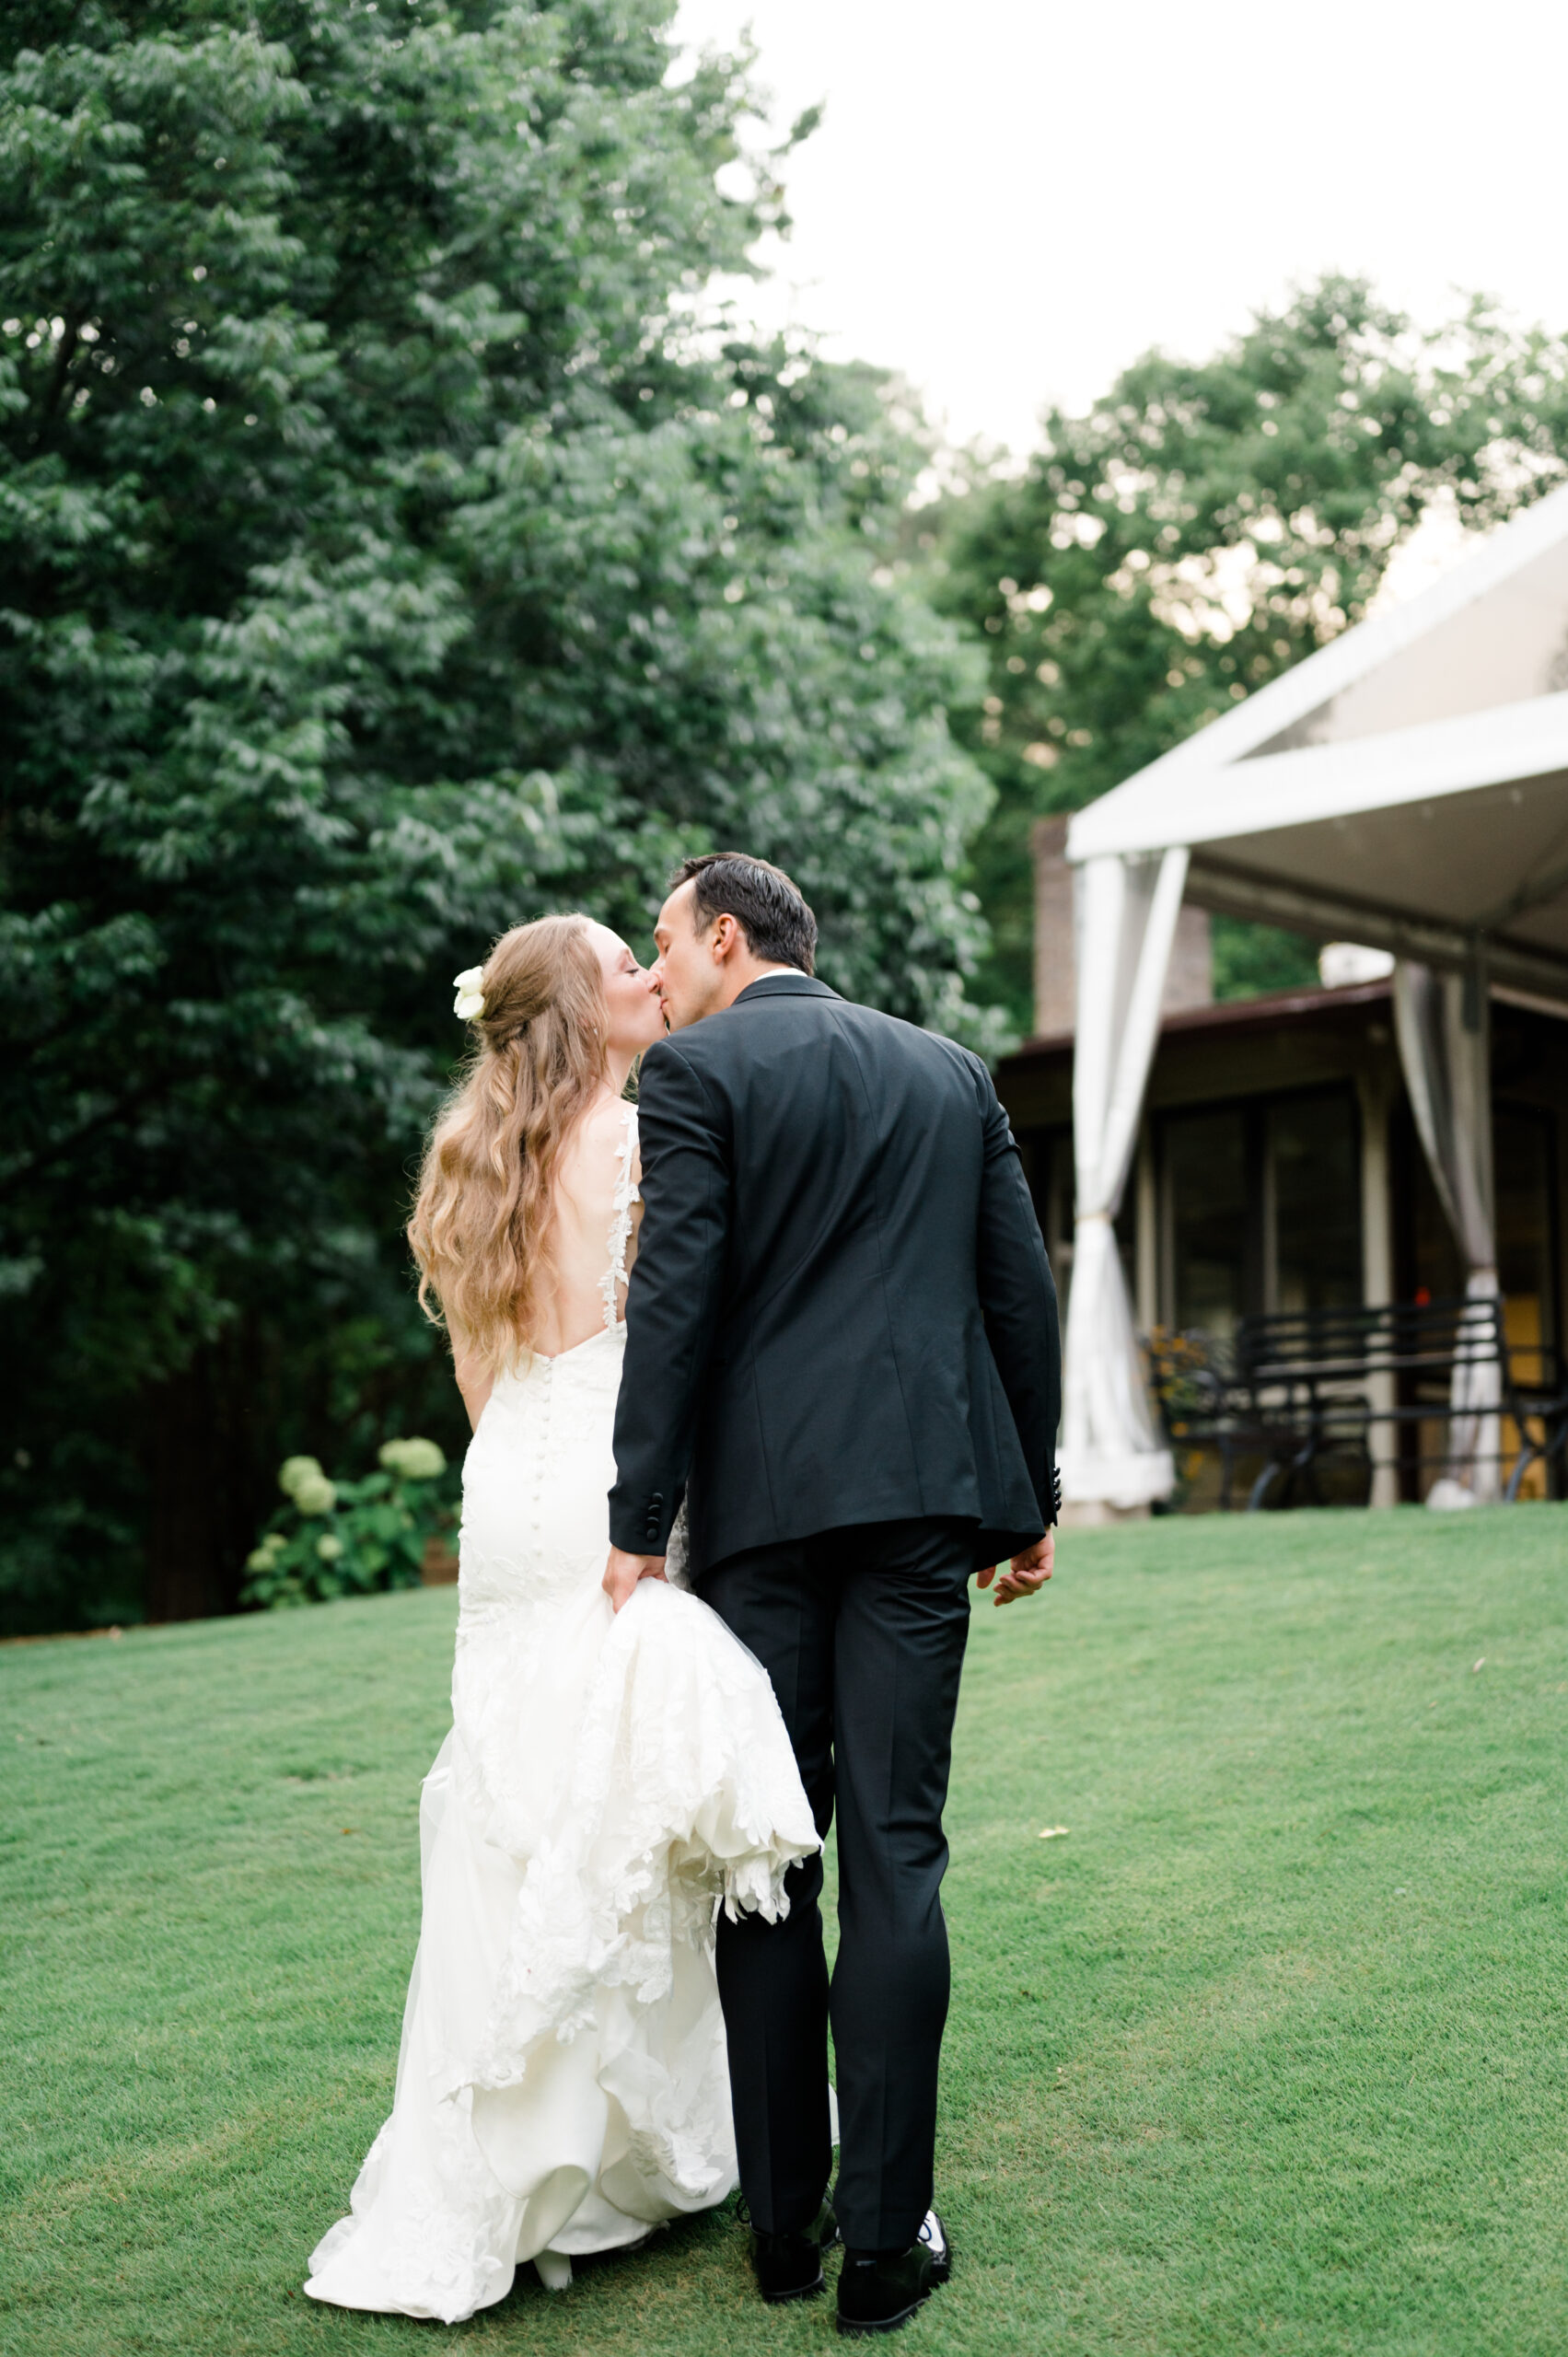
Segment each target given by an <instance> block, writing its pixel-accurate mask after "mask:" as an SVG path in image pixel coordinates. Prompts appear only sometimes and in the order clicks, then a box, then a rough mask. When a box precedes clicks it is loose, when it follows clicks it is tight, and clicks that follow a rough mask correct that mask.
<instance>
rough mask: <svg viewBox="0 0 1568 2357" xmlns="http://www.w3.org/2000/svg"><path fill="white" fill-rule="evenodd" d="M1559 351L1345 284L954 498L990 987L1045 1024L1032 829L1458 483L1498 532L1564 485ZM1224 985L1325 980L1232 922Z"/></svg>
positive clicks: (1347, 578) (1474, 309) (1175, 722)
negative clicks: (1519, 510)
mask: <svg viewBox="0 0 1568 2357" xmlns="http://www.w3.org/2000/svg"><path fill="white" fill-rule="evenodd" d="M1565 451H1568V368H1565V355H1564V348H1563V346H1562V344H1561V343H1554V342H1551V341H1549V340H1548V339H1547V338H1545V337H1543V336H1542V335H1540V334H1539V333H1534V334H1525V335H1521V334H1517V333H1515V332H1513V331H1510V330H1509V329H1508V328H1507V327H1506V325H1505V324H1504V322H1502V321H1501V320H1500V319H1498V318H1497V317H1496V316H1495V315H1494V313H1493V312H1492V311H1490V310H1489V309H1488V308H1486V307H1485V306H1484V305H1482V304H1480V303H1479V302H1478V303H1476V304H1472V305H1471V307H1470V308H1469V310H1468V312H1467V313H1466V314H1465V316H1464V317H1463V318H1462V319H1460V320H1459V321H1458V323H1457V324H1456V325H1453V326H1450V327H1448V328H1446V329H1445V330H1443V331H1440V332H1438V333H1436V334H1432V335H1426V336H1422V335H1418V334H1417V333H1416V332H1415V331H1413V330H1412V328H1411V324H1410V322H1409V320H1408V319H1404V318H1403V317H1402V316H1400V314H1398V313H1395V312H1392V311H1389V310H1388V309H1385V308H1382V307H1380V306H1379V305H1377V304H1376V302H1375V301H1374V300H1373V298H1372V296H1371V295H1370V294H1369V292H1368V290H1367V289H1366V287H1365V286H1364V285H1362V284H1357V283H1354V282H1350V281H1346V280H1342V279H1337V278H1330V279H1326V280H1324V281H1323V283H1322V284H1320V285H1318V286H1316V287H1313V288H1311V289H1309V290H1308V291H1307V292H1305V293H1303V294H1301V295H1299V296H1297V297H1296V298H1295V300H1294V301H1293V302H1291V303H1290V304H1289V305H1288V306H1287V307H1286V308H1284V309H1283V311H1281V312H1280V313H1278V314H1277V315H1270V314H1260V316H1259V317H1258V318H1257V319H1255V320H1254V322H1253V324H1252V325H1251V327H1250V328H1249V330H1248V331H1247V332H1246V333H1245V334H1243V335H1241V336H1240V337H1238V338H1237V339H1236V341H1235V342H1234V343H1231V344H1229V345H1227V346H1226V347H1225V350H1223V351H1222V352H1221V353H1220V354H1217V355H1216V357H1215V358H1214V359H1213V360H1211V361H1209V362H1206V363H1204V364H1203V365H1202V366H1191V365H1189V364H1187V363H1185V362H1181V361H1178V360H1173V359H1170V358H1168V357H1167V356H1166V355H1165V354H1161V353H1157V352H1156V353H1151V354H1148V355H1147V356H1146V357H1145V358H1144V359H1143V360H1140V361H1138V362H1137V363H1136V364H1135V365H1134V366H1132V367H1131V368H1129V369H1127V370H1126V371H1125V372H1124V373H1123V374H1122V375H1121V377H1119V378H1118V379H1117V381H1116V383H1115V385H1114V386H1113V387H1112V388H1111V389H1110V391H1109V394H1108V395H1107V397H1106V399H1105V400H1104V401H1101V402H1099V403H1098V404H1097V405H1096V406H1095V408H1094V409H1093V410H1091V411H1090V412H1088V413H1087V414H1086V415H1085V416H1083V417H1069V416H1066V415H1064V414H1063V412H1060V411H1059V410H1053V411H1051V412H1050V413H1049V415H1048V416H1047V418H1046V420H1045V426H1044V438H1043V446H1042V447H1041V449H1040V452H1039V453H1038V454H1037V455H1036V456H1035V457H1034V458H1033V459H1031V460H1030V461H1029V463H1028V467H1027V469H1026V470H1025V471H1024V472H1023V474H1022V475H1021V476H1019V477H1017V478H1016V479H1013V478H1009V477H1006V476H1004V477H1001V478H1000V479H992V480H988V481H981V482H979V483H978V484H977V485H976V486H975V488H974V489H972V490H971V491H970V493H969V494H968V495H967V496H961V497H958V498H955V499H953V500H950V501H949V502H948V503H947V507H946V509H945V511H944V512H943V513H942V515H941V516H940V517H939V519H938V520H937V523H936V527H935V530H934V531H933V532H932V533H931V534H930V536H929V537H930V546H931V548H932V549H933V550H934V551H935V567H934V576H933V577H934V594H935V598H936V602H937V603H938V604H939V605H940V606H941V607H942V608H943V609H944V610H946V611H947V612H948V613H950V614H953V615H956V616H962V617H963V618H965V619H966V620H968V621H970V622H971V623H973V624H974V625H975V626H976V627H978V628H979V629H980V630H981V632H983V633H984V634H985V636H986V638H987V639H988V641H989V643H990V648H991V665H990V668H991V677H990V679H989V682H988V689H989V692H988V693H987V695H986V697H985V699H984V701H983V703H982V705H981V706H980V707H978V708H975V709H972V710H971V711H970V713H969V714H967V715H966V716H965V720H964V728H963V733H964V734H965V736H966V737H967V739H968V741H969V742H970V747H971V749H972V750H973V751H974V753H975V755H976V757H977V759H978V760H979V761H980V762H981V766H982V767H983V768H984V769H985V770H986V772H988V774H989V775H990V777H991V779H992V782H993V784H994V785H995V787H996V791H997V799H996V806H995V808H994V811H993V816H992V818H991V819H990V821H989V823H988V825H987V827H986V829H985V830H984V832H983V833H982V835H981V838H980V841H979V842H978V844H977V846H976V852H975V877H976V883H977V888H978V890H979V895H980V899H981V905H982V907H983V909H984V911H985V914H986V916H987V917H988V919H989V920H990V923H991V927H992V936H993V952H992V956H991V959H990V961H989V963H988V964H987V966H986V967H985V969H984V970H983V987H984V988H985V989H987V990H988V991H989V993H991V994H992V995H993V996H994V997H996V998H998V999H1000V1000H1001V1001H1002V1002H1003V1003H1004V1004H1005V1006H1006V1007H1007V1010H1008V1012H1009V1013H1010V1014H1011V1015H1012V1016H1013V1017H1014V1019H1015V1021H1016V1022H1018V1023H1020V1024H1024V1025H1027V1024H1028V1020H1029V1014H1030V985H1029V977H1030V948H1031V943H1030V930H1031V911H1030V888H1029V858H1028V829H1029V823H1030V821H1031V820H1032V819H1034V818H1036V817H1037V816H1040V815H1043V814H1044V813H1047V812H1050V811H1055V810H1072V809H1076V808H1078V807H1081V806H1082V805H1083V804H1084V803H1086V802H1088V801H1090V800H1092V799H1093V798H1094V797H1095V796H1096V795H1099V794H1103V793H1105V792H1106V791H1107V790H1108V789H1109V787H1111V786H1113V785H1117V784H1120V783H1121V780H1122V779H1124V778H1127V777H1130V776H1131V775H1132V773H1133V772H1134V771H1136V770H1139V769H1142V768H1143V767H1144V764H1145V763H1146V762H1148V761H1153V760H1154V759H1155V758H1156V756H1157V755H1158V754H1160V753H1162V752H1164V751H1166V750H1167V749H1168V748H1169V747H1170V746H1172V745H1174V744H1176V743H1177V742H1179V739H1180V738H1182V737H1186V736H1188V735H1190V734H1191V731H1192V730H1194V729H1196V728H1201V727H1202V726H1204V725H1205V724H1206V723H1207V722H1208V721H1210V720H1212V719H1213V718H1214V716H1215V715H1216V714H1218V713H1219V712H1220V711H1222V710H1223V709H1224V708H1225V705H1226V704H1227V703H1228V702H1232V701H1235V700H1237V699H1239V698H1241V697H1243V696H1245V695H1247V694H1249V692H1250V691H1251V690H1252V689H1254V688H1256V687H1259V686H1261V685H1262V684H1263V682H1264V681H1265V680H1267V679H1272V678H1273V677H1275V675H1276V674H1277V673H1278V672H1280V671H1282V670H1283V669H1285V668H1287V667H1288V666H1289V665H1291V664H1293V663H1295V662H1299V661H1300V659H1301V657H1302V656H1304V655H1308V654H1310V653H1312V652H1313V651H1314V649H1315V648H1317V647H1318V646H1321V645H1323V644H1326V643H1327V642H1328V641H1329V640H1330V638H1332V637H1334V636H1335V635H1336V634H1337V633H1338V632H1340V631H1342V630H1343V629H1344V628H1345V627H1346V626H1347V625H1348V624H1349V623H1351V622H1353V621H1358V620H1359V619H1360V618H1361V616H1362V615H1363V614H1364V613H1365V610H1366V608H1367V605H1368V603H1369V602H1370V600H1371V598H1372V597H1373V596H1374V594H1375V593H1376V588H1377V586H1378V584H1379V582H1380V581H1381V579H1382V577H1383V574H1384V571H1385V568H1386V567H1387V564H1388V559H1389V557H1390V556H1391V555H1392V553H1393V552H1394V550H1395V549H1396V548H1397V547H1398V546H1399V544H1400V541H1401V540H1403V539H1404V538H1405V537H1406V536H1407V535H1408V534H1409V533H1410V531H1411V529H1412V528H1413V527H1414V526H1415V524H1416V523H1417V522H1418V521H1419V520H1420V518H1421V517H1422V515H1423V512H1424V511H1425V509H1426V508H1427V507H1428V505H1430V503H1431V502H1432V500H1433V499H1434V496H1435V495H1437V493H1439V492H1440V491H1442V490H1446V491H1447V492H1448V493H1451V494H1452V496H1453V497H1454V499H1455V500H1456V501H1457V503H1458V509H1459V512H1460V514H1461V516H1462V517H1463V518H1464V519H1465V521H1467V522H1471V523H1475V524H1483V523H1489V522H1493V521H1495V520H1498V519H1499V518H1501V517H1504V516H1505V515H1507V514H1508V513H1510V512H1511V510H1512V509H1513V508H1514V507H1515V506H1516V505H1518V504H1519V503H1520V502H1521V501H1523V500H1525V499H1527V498H1529V497H1531V496H1533V495H1534V494H1535V493H1538V492H1539V491H1541V490H1544V489H1547V488H1549V487H1550V486H1551V484H1552V483H1553V482H1557V481H1560V480H1561V479H1562V472H1563V453H1564V452H1565ZM1216 936H1217V937H1216V951H1217V958H1216V962H1217V963H1218V964H1219V966H1220V969H1221V970H1220V975H1219V981H1220V985H1221V987H1222V989H1224V988H1225V986H1226V985H1227V983H1228V984H1229V985H1230V986H1232V987H1235V986H1236V985H1237V984H1240V985H1242V986H1244V987H1250V988H1256V987H1259V986H1260V985H1267V984H1270V983H1272V982H1275V981H1289V980H1292V979H1295V975H1296V974H1297V973H1305V972H1310V971H1312V968H1311V966H1310V964H1309V963H1307V961H1308V960H1309V959H1310V956H1311V952H1310V949H1309V948H1307V946H1305V945H1301V944H1298V943H1296V942H1295V939H1294V937H1293V936H1290V935H1271V934H1269V933H1268V932H1267V931H1266V929H1263V928H1259V927H1251V926H1249V927H1241V926H1237V925H1233V924H1227V923H1224V921H1216Z"/></svg>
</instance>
